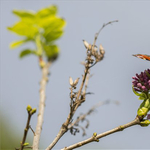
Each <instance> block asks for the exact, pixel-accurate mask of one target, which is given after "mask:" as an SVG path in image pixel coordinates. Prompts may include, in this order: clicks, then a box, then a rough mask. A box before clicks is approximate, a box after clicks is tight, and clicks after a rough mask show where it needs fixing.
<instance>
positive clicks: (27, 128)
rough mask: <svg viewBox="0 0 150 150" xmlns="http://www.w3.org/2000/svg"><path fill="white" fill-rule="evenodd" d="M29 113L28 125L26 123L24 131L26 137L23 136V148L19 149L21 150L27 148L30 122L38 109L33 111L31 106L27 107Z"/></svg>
mask: <svg viewBox="0 0 150 150" xmlns="http://www.w3.org/2000/svg"><path fill="white" fill-rule="evenodd" d="M27 112H28V119H27V123H26V127H25V129H24V135H23V139H22V141H21V146H20V148H19V150H23V149H24V147H25V148H27V145H28V143H25V141H26V138H27V134H28V131H29V128H30V120H31V117H32V115H33V114H34V113H35V112H36V108H34V109H32V107H31V106H30V105H28V106H27Z"/></svg>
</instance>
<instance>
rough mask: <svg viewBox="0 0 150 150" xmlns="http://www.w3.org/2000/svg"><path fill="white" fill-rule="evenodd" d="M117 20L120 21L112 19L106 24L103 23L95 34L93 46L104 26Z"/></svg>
mask: <svg viewBox="0 0 150 150" xmlns="http://www.w3.org/2000/svg"><path fill="white" fill-rule="evenodd" d="M115 22H118V20H114V21H110V22H108V23H106V24H103V26H102V27H101V28H100V30H99V31H98V32H97V33H96V34H95V39H94V42H93V47H94V46H95V43H96V40H97V38H98V36H99V34H100V32H101V31H102V30H103V28H104V27H106V26H107V25H109V24H112V23H115Z"/></svg>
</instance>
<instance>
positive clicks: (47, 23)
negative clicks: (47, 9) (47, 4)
mask: <svg viewBox="0 0 150 150" xmlns="http://www.w3.org/2000/svg"><path fill="white" fill-rule="evenodd" d="M37 24H38V26H39V27H42V28H44V29H45V30H46V31H49V30H58V29H62V28H63V27H64V26H65V24H66V21H65V20H64V19H63V18H59V17H56V16H52V17H45V18H42V19H40V21H38V22H37Z"/></svg>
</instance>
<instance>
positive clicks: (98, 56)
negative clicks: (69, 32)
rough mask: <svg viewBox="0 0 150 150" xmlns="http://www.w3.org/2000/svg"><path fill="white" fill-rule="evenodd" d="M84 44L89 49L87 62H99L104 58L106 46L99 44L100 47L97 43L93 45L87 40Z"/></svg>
mask: <svg viewBox="0 0 150 150" xmlns="http://www.w3.org/2000/svg"><path fill="white" fill-rule="evenodd" d="M83 43H84V46H85V48H86V49H87V59H86V60H87V62H88V63H89V64H90V65H92V64H94V63H97V62H99V61H100V60H102V59H103V58H104V54H105V51H104V48H103V47H102V45H100V46H99V49H98V48H97V46H96V45H94V46H93V45H91V44H89V43H88V42H87V41H85V40H83Z"/></svg>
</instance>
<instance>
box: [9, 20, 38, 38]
mask: <svg viewBox="0 0 150 150" xmlns="http://www.w3.org/2000/svg"><path fill="white" fill-rule="evenodd" d="M7 29H8V30H10V31H12V32H15V33H16V34H18V35H21V36H26V37H28V38H30V39H33V38H34V36H35V35H36V34H37V33H38V27H37V26H35V25H32V24H30V23H29V22H24V21H19V22H17V23H16V24H15V25H13V26H12V27H8V28H7Z"/></svg>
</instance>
